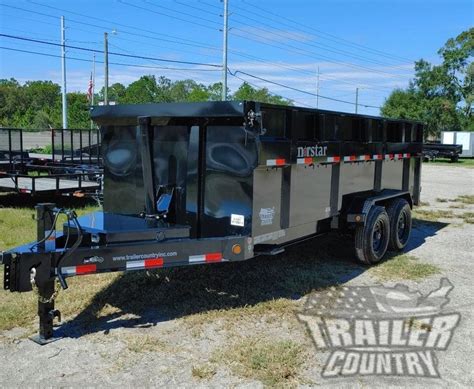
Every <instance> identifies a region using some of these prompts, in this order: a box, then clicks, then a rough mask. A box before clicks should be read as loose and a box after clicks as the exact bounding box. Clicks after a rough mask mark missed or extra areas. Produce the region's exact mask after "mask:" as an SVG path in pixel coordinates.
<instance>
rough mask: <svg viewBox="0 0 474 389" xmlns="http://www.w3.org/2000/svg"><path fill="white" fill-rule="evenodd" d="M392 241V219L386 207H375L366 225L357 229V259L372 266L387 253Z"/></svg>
mask: <svg viewBox="0 0 474 389" xmlns="http://www.w3.org/2000/svg"><path fill="white" fill-rule="evenodd" d="M389 240H390V219H389V217H388V214H387V211H386V210H385V208H384V207H380V206H373V207H372V208H371V209H370V211H369V213H368V215H367V219H366V222H365V224H364V225H360V226H357V227H356V230H355V249H356V256H357V259H358V260H359V261H360V262H362V263H364V264H366V265H372V264H375V263H377V262H379V261H380V260H381V259H382V258H383V256H384V255H385V253H386V252H387V247H388V243H389Z"/></svg>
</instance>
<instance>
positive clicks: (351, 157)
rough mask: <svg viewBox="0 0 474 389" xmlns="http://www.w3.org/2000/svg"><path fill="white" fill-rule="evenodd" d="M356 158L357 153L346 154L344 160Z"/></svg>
mask: <svg viewBox="0 0 474 389" xmlns="http://www.w3.org/2000/svg"><path fill="white" fill-rule="evenodd" d="M355 160H356V156H355V155H346V156H345V157H344V161H355Z"/></svg>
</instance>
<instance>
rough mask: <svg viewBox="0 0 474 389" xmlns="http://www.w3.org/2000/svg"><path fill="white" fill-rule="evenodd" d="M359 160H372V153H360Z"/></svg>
mask: <svg viewBox="0 0 474 389" xmlns="http://www.w3.org/2000/svg"><path fill="white" fill-rule="evenodd" d="M359 161H370V155H359Z"/></svg>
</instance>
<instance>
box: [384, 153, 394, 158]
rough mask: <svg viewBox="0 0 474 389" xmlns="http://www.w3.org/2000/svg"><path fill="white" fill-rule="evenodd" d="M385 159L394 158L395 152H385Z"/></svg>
mask: <svg viewBox="0 0 474 389" xmlns="http://www.w3.org/2000/svg"><path fill="white" fill-rule="evenodd" d="M385 159H393V154H385Z"/></svg>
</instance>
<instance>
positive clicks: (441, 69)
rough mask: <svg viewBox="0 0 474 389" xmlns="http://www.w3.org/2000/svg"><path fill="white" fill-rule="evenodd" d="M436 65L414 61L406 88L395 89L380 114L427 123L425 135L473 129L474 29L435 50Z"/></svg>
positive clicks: (423, 61)
mask: <svg viewBox="0 0 474 389" xmlns="http://www.w3.org/2000/svg"><path fill="white" fill-rule="evenodd" d="M438 54H439V56H440V57H441V63H440V64H439V65H432V64H430V63H429V62H428V61H425V60H423V59H421V60H419V61H416V62H415V77H414V79H413V80H411V81H410V83H409V85H408V88H406V89H396V90H394V91H393V92H392V93H391V94H390V96H389V97H388V99H387V100H386V101H385V104H384V105H383V106H382V109H381V114H382V116H387V117H393V118H399V119H416V120H420V121H422V122H425V123H426V134H431V135H435V136H438V135H439V134H440V132H441V131H443V130H447V131H474V117H473V105H474V63H473V57H474V28H471V29H469V30H467V31H464V32H462V33H461V34H459V35H458V36H457V37H456V38H452V39H449V40H448V41H447V42H446V44H445V45H444V46H443V47H442V48H441V49H440V50H439V51H438Z"/></svg>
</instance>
